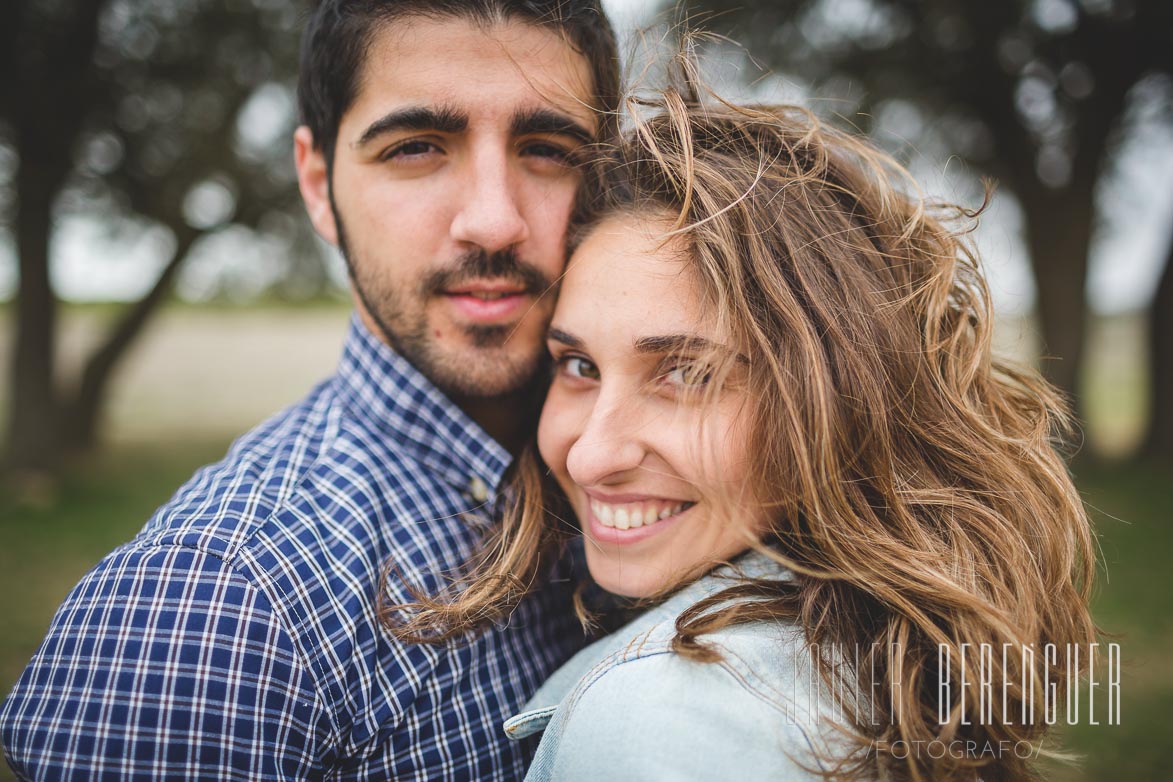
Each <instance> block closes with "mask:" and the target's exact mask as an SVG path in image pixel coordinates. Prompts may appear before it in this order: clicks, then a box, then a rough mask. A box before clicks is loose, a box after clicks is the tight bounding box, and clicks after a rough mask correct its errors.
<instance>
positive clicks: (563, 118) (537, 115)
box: [509, 109, 595, 144]
mask: <svg viewBox="0 0 1173 782" xmlns="http://www.w3.org/2000/svg"><path fill="white" fill-rule="evenodd" d="M509 132H510V133H511V134H512V135H514V136H528V135H531V134H534V133H545V134H550V135H557V136H570V137H571V138H574V139H576V140H578V141H580V142H582V143H583V144H590V143H591V142H592V141H594V140H595V134H594V133H592V132H591V131H590V130H588V129H587V128H586V127H585V126H584V125H583V124H582V123H581V122H578V121H577V120H575V119H574V118H573V117H570V116H568V115H566V114H562V113H559V112H557V111H551V110H550V109H533V110H532V111H520V112H518V113H517V114H514V115H513V121H512V122H511V123H510V124H509Z"/></svg>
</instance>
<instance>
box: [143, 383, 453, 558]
mask: <svg viewBox="0 0 1173 782" xmlns="http://www.w3.org/2000/svg"><path fill="white" fill-rule="evenodd" d="M429 480H430V478H429V476H428V475H427V471H426V470H424V469H423V468H422V467H421V465H420V464H419V463H418V461H417V460H415V459H414V458H413V456H412V454H411V453H410V452H409V451H408V450H407V449H404V448H402V447H401V446H400V445H399V444H398V443H396V442H395V441H394V438H389V437H387V436H386V435H385V433H382V432H375V431H374V430H373V429H371V428H370V427H368V426H365V425H364V424H363V422H362V421H360V420H356V419H355V418H354V417H353V416H350V415H348V412H347V410H346V409H345V408H344V407H343V406H342V405H340V404H338V400H337V397H336V394H334V392H333V389H332V387H331V381H325V382H323V383H322V384H320V385H319V386H318V387H316V388H315V389H314V390H313V391H311V392H310V394H309V395H308V396H307V397H305V398H304V399H303V400H301V401H300V402H298V403H296V404H294V405H292V406H290V407H288V408H286V409H285V410H282V411H280V412H279V413H276V414H275V415H273V416H272V417H270V418H269V419H268V420H266V421H264V422H263V423H261V424H260V425H258V426H257V427H255V428H254V429H252V430H251V431H249V432H248V433H246V434H244V435H242V436H241V437H240V438H239V439H237V440H236V441H235V442H234V443H233V444H232V446H231V447H230V448H229V450H228V452H227V454H226V455H225V456H224V458H223V459H221V460H220V461H218V462H215V463H212V464H208V465H206V466H204V467H202V468H200V469H199V470H197V471H196V472H195V473H194V474H193V475H192V477H191V478H190V479H189V480H188V481H187V482H186V483H184V484H183V485H182V486H180V487H179V488H178V489H177V490H176V491H175V493H174V494H173V495H172V496H171V498H170V499H169V500H168V501H167V502H166V503H165V504H164V505H162V506H161V507H160V508H159V509H158V510H156V511H155V513H154V515H153V516H152V517H151V519H150V520H149V521H148V522H147V524H146V525H145V526H144V527H143V529H142V531H141V532H140V533H139V535H138V537H137V538H136V540H135V541H134V543H135V544H137V545H146V546H168V545H180V546H190V547H194V548H199V549H201V550H205V551H208V552H209V553H214V554H216V555H218V556H221V557H223V558H226V559H230V558H232V557H234V556H235V555H236V554H237V553H238V552H239V551H240V550H241V549H242V548H243V547H246V546H250V545H256V544H257V540H256V539H257V536H258V535H261V536H265V535H272V534H276V532H277V530H278V529H279V528H281V527H283V526H287V525H290V524H292V525H295V526H302V525H310V526H314V527H322V528H329V527H331V526H333V525H334V524H336V523H339V522H341V523H348V522H350V521H353V520H354V519H355V518H362V517H366V516H367V515H370V514H376V513H378V509H376V508H375V507H374V506H375V505H377V504H382V505H388V506H392V507H394V506H397V505H405V506H408V505H411V504H413V503H418V502H419V501H420V484H425V485H426V484H428V483H429ZM423 495H424V498H425V499H426V497H427V496H428V493H427V491H426V490H425V491H424V492H423Z"/></svg>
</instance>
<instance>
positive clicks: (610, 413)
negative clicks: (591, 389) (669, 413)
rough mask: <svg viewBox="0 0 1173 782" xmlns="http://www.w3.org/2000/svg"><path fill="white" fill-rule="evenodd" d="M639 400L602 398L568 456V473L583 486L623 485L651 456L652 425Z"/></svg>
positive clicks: (599, 399) (597, 402)
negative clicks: (648, 441)
mask: <svg viewBox="0 0 1173 782" xmlns="http://www.w3.org/2000/svg"><path fill="white" fill-rule="evenodd" d="M644 419H645V417H644V414H643V410H642V408H641V406H640V405H639V404H638V402H636V401H635V400H631V399H627V400H623V399H619V398H607V397H604V396H603V395H600V396H599V398H598V400H597V401H596V404H595V406H594V408H593V409H592V410H591V413H590V416H589V417H588V418H587V419H586V421H585V423H584V425H583V428H582V431H581V432H580V434H579V436H578V438H577V439H576V440H575V441H574V443H573V444H572V445H571V446H570V450H569V452H568V453H567V455H566V471H567V472H568V473H569V474H570V477H571V479H572V480H573V481H574V482H575V483H577V484H578V485H580V486H606V485H614V484H617V483H622V482H623V480H624V479H626V478H628V477H631V473H633V472H634V471H635V470H637V469H639V467H640V466H641V465H642V464H643V461H644V458H645V456H646V455H647V452H648V448H647V443H646V442H645V435H646V434H647V432H648V424H649V422H648V421H646V420H644Z"/></svg>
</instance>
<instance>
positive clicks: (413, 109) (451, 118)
mask: <svg viewBox="0 0 1173 782" xmlns="http://www.w3.org/2000/svg"><path fill="white" fill-rule="evenodd" d="M467 127H468V115H467V114H465V113H463V112H460V111H457V110H456V109H454V108H451V107H449V106H439V107H432V106H410V107H408V108H405V109H396V110H395V111H392V112H390V113H389V114H384V115H383V116H382V117H380V118H379V119H377V120H375V121H374V122H372V123H371V124H370V126H369V127H367V129H366V130H365V131H363V134H362V135H361V136H360V137H359V139H358V141H356V142H355V144H354V145H355V146H356V147H361V146H363V145H364V144H367V143H368V142H370V141H371V140H372V139H375V138H377V137H379V136H381V135H383V134H384V133H394V132H397V131H403V130H435V131H438V132H440V133H459V132H461V131H462V130H464V129H465V128H467Z"/></svg>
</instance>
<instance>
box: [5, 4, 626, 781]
mask: <svg viewBox="0 0 1173 782" xmlns="http://www.w3.org/2000/svg"><path fill="white" fill-rule="evenodd" d="M617 68H618V66H617V62H616V54H615V44H614V39H613V36H612V34H611V30H610V28H609V26H608V24H607V22H606V20H605V19H604V18H603V17H602V15H601V12H600V10H599V7H598V5H597V2H593V1H587V0H580V1H579V2H570V1H569V0H548V2H543V1H541V0H530V1H529V2H521V1H520V0H448V1H447V2H437V0H397V1H391V0H323V2H322V3H321V4H320V5H319V7H318V8H317V9H316V10H315V12H314V14H313V16H312V18H311V20H310V22H309V26H308V29H307V31H306V35H305V42H304V45H303V50H302V66H301V80H300V84H299V100H300V106H301V112H302V117H303V122H304V123H305V124H304V125H303V126H302V127H300V128H299V129H298V130H297V133H296V136H295V139H294V144H295V158H296V165H297V170H298V178H299V183H300V187H301V191H302V194H303V196H304V199H305V203H306V207H307V210H308V212H309V215H310V219H311V221H312V222H313V224H314V227H315V228H316V229H317V230H318V232H319V233H320V234H321V235H322V236H323V237H324V238H326V239H327V240H328V241H330V242H332V243H334V244H336V245H337V246H338V247H339V248H340V249H341V250H342V252H343V254H344V255H345V257H346V259H347V262H348V264H349V268H350V272H351V278H352V281H353V292H354V298H355V306H356V316H355V317H354V318H353V319H352V323H351V328H350V333H349V335H348V337H347V341H346V345H345V348H344V354H343V357H342V360H341V363H340V366H339V369H338V372H337V374H336V375H335V376H334V377H333V378H332V379H330V380H329V381H327V382H326V383H324V384H322V385H321V386H319V387H318V388H317V389H316V390H314V391H313V392H312V393H311V394H310V396H309V397H308V398H307V399H306V400H305V401H303V402H302V403H301V404H298V405H296V406H294V407H293V408H291V409H289V410H287V411H285V412H284V413H282V414H280V415H278V416H276V417H275V418H273V419H272V420H270V421H268V422H267V423H265V424H262V425H261V426H260V427H259V428H258V429H256V430H254V431H253V432H252V433H250V434H248V435H246V436H245V437H243V438H242V439H241V440H240V441H238V442H237V443H236V444H235V445H234V446H233V448H232V450H231V451H230V452H229V454H228V456H227V457H226V458H225V460H224V461H223V462H221V463H219V464H216V465H212V466H210V467H207V468H204V469H203V470H201V471H200V472H198V473H197V474H196V476H195V477H194V478H193V479H192V480H191V481H190V482H189V483H188V484H187V485H186V486H184V487H183V488H181V489H180V490H179V491H178V492H177V493H176V495H175V496H174V497H173V498H172V500H171V501H170V502H169V503H168V504H167V505H165V506H164V507H163V508H161V509H160V510H159V511H158V512H157V513H156V515H155V516H154V517H153V518H152V520H151V521H150V522H149V523H148V524H147V526H146V527H145V528H144V529H143V531H142V532H141V533H140V534H139V535H138V537H136V538H135V539H134V540H133V541H131V542H130V543H128V544H126V545H125V546H122V547H120V548H119V549H117V550H115V551H114V552H113V553H112V554H110V555H109V556H108V557H107V558H106V559H105V560H103V561H102V562H101V563H100V564H99V565H98V566H97V567H96V568H95V569H94V570H93V571H92V572H90V573H89V574H88V575H87V576H86V577H85V578H84V579H83V580H82V582H81V583H80V584H79V585H78V586H77V587H76V588H75V589H74V591H73V593H72V594H71V595H70V596H69V597H68V598H67V599H66V601H65V603H64V605H63V606H62V607H61V609H60V610H59V611H58V613H57V615H56V617H55V618H54V620H53V623H52V626H51V627H50V630H49V633H48V635H47V637H46V638H45V640H44V642H43V644H42V645H41V647H40V649H39V650H38V651H37V653H36V655H35V656H34V658H33V660H32V662H31V663H30V665H29V667H28V668H27V670H26V671H25V672H24V675H23V676H22V677H21V679H20V681H19V682H18V684H17V685H16V687H15V689H14V690H13V693H12V695H11V696H10V698H9V700H8V701H7V703H6V704H5V707H4V710H3V712H2V715H0V727H2V729H3V740H4V743H5V746H6V751H7V753H8V757H9V762H10V764H11V765H12V766H13V768H14V769H15V770H16V772H17V773H18V774H19V775H21V776H24V777H28V778H33V779H50V778H52V779H87V780H88V779H196V778H198V779H229V778H231V779H249V780H252V779H277V778H279V779H309V778H314V779H318V778H330V779H420V780H423V779H429V780H434V779H505V778H513V777H519V776H520V775H521V774H522V773H523V771H524V768H525V763H526V760H527V759H528V754H527V750H531V751H532V746H530V747H524V748H518V747H516V746H514V745H512V744H511V743H510V742H509V741H508V740H507V739H506V738H505V736H504V735H503V732H502V730H501V728H500V723H501V721H502V719H503V717H504V716H505V715H508V714H509V713H511V711H513V710H515V709H516V708H517V707H518V706H520V705H521V704H522V703H523V702H524V700H525V699H526V697H527V696H528V695H530V693H531V692H532V691H533V690H534V689H535V688H536V686H537V685H538V684H539V683H540V682H541V681H542V680H543V678H545V676H546V675H548V674H549V673H550V672H551V671H553V670H554V668H555V667H557V666H558V665H559V664H560V663H561V662H562V661H563V660H564V659H565V658H566V657H568V656H569V655H570V654H571V653H572V652H574V651H575V650H576V649H577V647H578V646H579V645H580V644H581V641H582V639H581V633H579V632H577V631H576V630H575V628H574V620H573V618H572V612H571V610H570V608H569V601H568V595H567V593H566V589H565V585H563V584H558V583H554V584H552V585H551V587H550V588H549V589H546V590H543V593H542V594H541V595H540V596H538V597H537V598H536V599H534V600H531V601H528V602H526V603H525V604H523V605H522V606H521V607H520V608H519V609H518V611H517V613H516V614H515V615H514V616H513V617H512V619H511V621H510V622H509V623H508V625H507V626H501V627H495V628H494V629H492V630H490V631H488V632H486V633H484V634H482V635H480V636H479V637H477V638H474V639H470V641H469V643H467V644H463V645H445V646H424V645H410V644H404V643H400V642H398V641H396V640H395V639H394V637H393V636H391V635H390V634H389V633H387V632H386V631H385V630H384V629H383V628H382V627H381V626H380V623H379V618H378V606H379V594H380V590H383V595H384V600H386V601H389V602H390V603H395V602H399V601H407V600H408V599H410V597H411V594H412V593H411V591H410V590H411V589H412V588H413V587H414V588H422V589H424V590H428V589H434V588H436V587H437V586H439V585H440V584H442V583H443V582H442V578H443V576H444V574H446V573H450V572H451V571H453V570H454V569H455V568H457V567H458V566H459V565H460V564H461V563H462V562H463V561H464V560H465V559H466V558H467V557H468V555H469V554H470V552H472V551H473V549H474V547H475V546H476V545H477V542H478V540H479V539H480V538H481V536H482V535H483V533H484V530H485V528H486V527H487V526H488V525H489V524H491V523H492V511H491V509H492V508H493V506H494V503H495V501H496V499H497V494H498V489H499V486H500V484H501V481H502V477H503V474H504V473H505V471H506V468H507V466H508V465H509V462H510V458H511V456H510V452H509V450H508V448H509V447H515V446H516V445H517V444H518V443H519V442H520V441H521V440H522V439H524V437H525V436H526V434H527V432H528V429H529V427H530V426H531V424H532V419H533V417H534V416H535V415H536V412H537V411H536V409H534V407H533V406H532V405H527V404H525V402H526V401H527V400H529V399H530V398H531V392H532V390H533V386H534V382H535V377H534V376H535V373H536V371H537V368H538V366H539V363H540V362H539V356H540V350H541V343H542V340H543V332H544V329H545V326H546V321H547V319H548V317H549V314H550V311H551V308H552V301H551V295H550V294H549V293H548V292H547V291H548V288H550V287H551V286H552V285H553V283H554V282H555V281H556V280H557V278H558V276H559V274H560V273H561V269H562V265H563V254H564V252H563V251H564V233H565V228H566V222H567V219H568V215H569V212H570V210H571V206H572V202H573V199H574V194H575V190H576V187H577V185H578V182H579V174H578V172H577V171H576V170H575V168H574V166H573V165H572V162H573V159H574V158H575V153H576V152H577V151H578V150H579V148H580V147H582V146H583V145H584V144H586V143H587V142H588V141H590V140H591V139H592V138H594V137H595V136H596V134H597V133H599V132H600V129H601V125H602V123H601V121H600V116H601V115H600V110H604V111H605V110H610V109H612V108H613V106H614V103H615V95H616V94H617V90H618V86H617ZM225 393H231V389H225ZM384 572H385V573H387V577H386V583H385V585H382V586H381V577H382V576H383V574H384Z"/></svg>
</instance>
